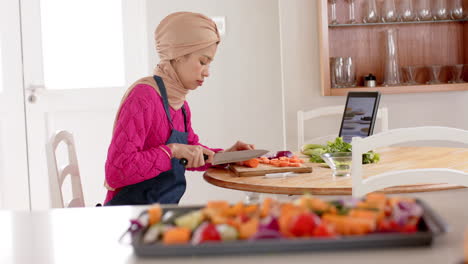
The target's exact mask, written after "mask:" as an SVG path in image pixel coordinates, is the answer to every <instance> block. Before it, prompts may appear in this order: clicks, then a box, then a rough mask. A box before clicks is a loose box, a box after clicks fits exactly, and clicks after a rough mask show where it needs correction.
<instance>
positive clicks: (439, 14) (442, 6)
mask: <svg viewBox="0 0 468 264" xmlns="http://www.w3.org/2000/svg"><path fill="white" fill-rule="evenodd" d="M434 4H435V5H434V19H435V20H446V19H448V17H449V12H448V10H447V0H435V3H434Z"/></svg>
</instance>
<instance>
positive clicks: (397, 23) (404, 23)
mask: <svg viewBox="0 0 468 264" xmlns="http://www.w3.org/2000/svg"><path fill="white" fill-rule="evenodd" d="M467 21H468V19H450V20H429V21H404V22H403V21H400V22H379V23H354V24H328V27H329V28H334V27H362V26H364V27H367V26H384V25H409V24H427V23H459V22H467Z"/></svg>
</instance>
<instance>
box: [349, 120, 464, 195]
mask: <svg viewBox="0 0 468 264" xmlns="http://www.w3.org/2000/svg"><path fill="white" fill-rule="evenodd" d="M421 140H423V141H435V140H437V141H450V142H457V143H464V144H465V147H466V145H468V131H467V130H462V129H457V128H450V127H437V126H429V127H411V128H399V129H392V130H388V131H386V132H382V133H378V134H375V135H372V136H370V137H366V138H359V137H353V140H352V142H351V144H352V146H353V154H352V156H353V161H352V167H351V178H352V179H351V181H352V189H353V190H352V192H353V196H355V197H361V196H364V195H366V194H367V193H370V192H373V191H377V190H381V189H383V188H387V187H391V186H397V185H409V184H421V182H424V183H427V184H431V183H434V184H437V183H448V184H455V185H462V186H467V187H468V174H467V173H466V172H464V171H460V170H453V169H448V168H427V169H410V170H397V171H389V172H385V173H381V174H378V175H372V177H368V178H366V179H363V177H362V154H363V153H366V152H368V151H369V150H375V149H376V148H379V147H385V146H390V145H395V144H400V143H405V142H412V141H421ZM377 165H378V164H377Z"/></svg>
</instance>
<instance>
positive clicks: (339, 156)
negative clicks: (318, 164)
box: [321, 152, 353, 177]
mask: <svg viewBox="0 0 468 264" xmlns="http://www.w3.org/2000/svg"><path fill="white" fill-rule="evenodd" d="M321 157H322V159H323V160H324V161H325V162H326V163H327V165H328V166H329V167H330V168H331V169H332V171H333V176H334V177H349V176H350V175H351V163H352V160H353V159H352V154H351V152H335V153H324V154H322V155H321Z"/></svg>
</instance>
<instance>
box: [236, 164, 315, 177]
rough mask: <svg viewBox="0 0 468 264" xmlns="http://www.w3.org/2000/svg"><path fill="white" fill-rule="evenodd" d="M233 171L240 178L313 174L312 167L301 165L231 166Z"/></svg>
mask: <svg viewBox="0 0 468 264" xmlns="http://www.w3.org/2000/svg"><path fill="white" fill-rule="evenodd" d="M230 168H231V170H232V171H233V172H234V173H235V174H236V175H237V176H239V177H248V176H262V175H265V174H268V173H280V172H295V173H311V172H312V167H309V166H307V165H304V164H301V167H275V166H271V165H268V164H261V163H260V164H258V167H257V168H249V167H246V166H240V165H230Z"/></svg>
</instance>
